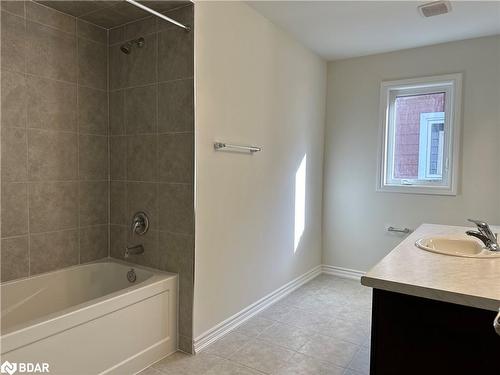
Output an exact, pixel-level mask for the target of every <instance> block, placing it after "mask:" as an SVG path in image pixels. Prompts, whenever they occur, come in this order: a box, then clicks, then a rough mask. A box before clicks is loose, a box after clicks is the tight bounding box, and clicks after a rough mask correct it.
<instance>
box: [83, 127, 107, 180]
mask: <svg viewBox="0 0 500 375" xmlns="http://www.w3.org/2000/svg"><path fill="white" fill-rule="evenodd" d="M78 150H79V176H80V179H83V180H105V179H107V178H108V137H104V136H100V135H86V134H83V135H80V142H79V145H78Z"/></svg>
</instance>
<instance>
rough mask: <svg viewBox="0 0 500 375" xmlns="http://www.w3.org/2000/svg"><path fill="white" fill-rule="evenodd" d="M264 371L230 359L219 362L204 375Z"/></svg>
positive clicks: (244, 374)
mask: <svg viewBox="0 0 500 375" xmlns="http://www.w3.org/2000/svg"><path fill="white" fill-rule="evenodd" d="M262 374H263V373H262V372H260V371H257V370H253V369H251V368H249V367H245V366H241V365H238V364H236V363H233V362H230V361H224V362H222V363H219V364H218V365H216V366H215V367H212V368H211V369H210V370H208V371H207V372H205V373H204V374H203V375H262Z"/></svg>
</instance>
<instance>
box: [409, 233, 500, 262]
mask: <svg viewBox="0 0 500 375" xmlns="http://www.w3.org/2000/svg"><path fill="white" fill-rule="evenodd" d="M415 246H417V247H418V248H420V249H422V250H426V251H430V252H433V253H439V254H444V255H451V256H456V257H466V258H500V251H490V250H488V249H485V248H484V247H483V245H482V244H481V243H480V242H479V241H476V240H474V239H469V238H467V237H465V238H464V237H460V236H435V237H426V238H421V239H419V240H417V242H415Z"/></svg>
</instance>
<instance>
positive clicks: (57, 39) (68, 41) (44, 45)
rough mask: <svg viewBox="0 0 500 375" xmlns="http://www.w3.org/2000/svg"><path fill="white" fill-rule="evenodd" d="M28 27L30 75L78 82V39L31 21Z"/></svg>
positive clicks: (27, 52)
mask: <svg viewBox="0 0 500 375" xmlns="http://www.w3.org/2000/svg"><path fill="white" fill-rule="evenodd" d="M26 27H27V43H26V44H27V50H26V57H27V62H26V64H27V66H26V67H27V71H28V73H31V74H36V75H39V76H42V77H47V78H53V79H58V80H62V81H68V82H76V37H75V36H74V35H70V34H68V33H65V32H63V31H59V30H56V29H53V28H51V27H47V26H43V25H40V24H38V23H35V22H31V21H26Z"/></svg>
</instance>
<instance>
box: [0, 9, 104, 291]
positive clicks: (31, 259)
mask: <svg viewBox="0 0 500 375" xmlns="http://www.w3.org/2000/svg"><path fill="white" fill-rule="evenodd" d="M1 9H2V11H1V46H2V50H1V105H2V118H1V132H2V133H1V140H2V144H1V147H2V186H1V190H2V210H1V219H2V226H1V233H2V234H1V236H2V239H1V241H2V244H1V246H2V254H1V263H2V268H1V274H2V281H5V280H12V279H16V278H20V277H25V276H28V275H35V274H38V273H42V272H47V271H51V270H55V269H58V268H62V267H67V266H71V265H75V264H78V263H83V262H88V261H92V260H95V259H99V258H102V257H105V256H107V254H108V210H107V206H108V184H109V180H108V146H107V145H108V137H107V132H108V108H107V46H106V42H107V31H106V30H105V29H102V28H99V27H96V26H93V25H91V24H88V23H85V22H82V21H79V20H78V21H77V20H76V19H75V18H74V17H71V16H67V15H65V14H63V13H59V12H56V11H53V10H51V9H48V8H46V7H43V6H41V5H38V4H36V3H33V2H29V1H28V2H23V1H8V2H5V1H2V3H1Z"/></svg>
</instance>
